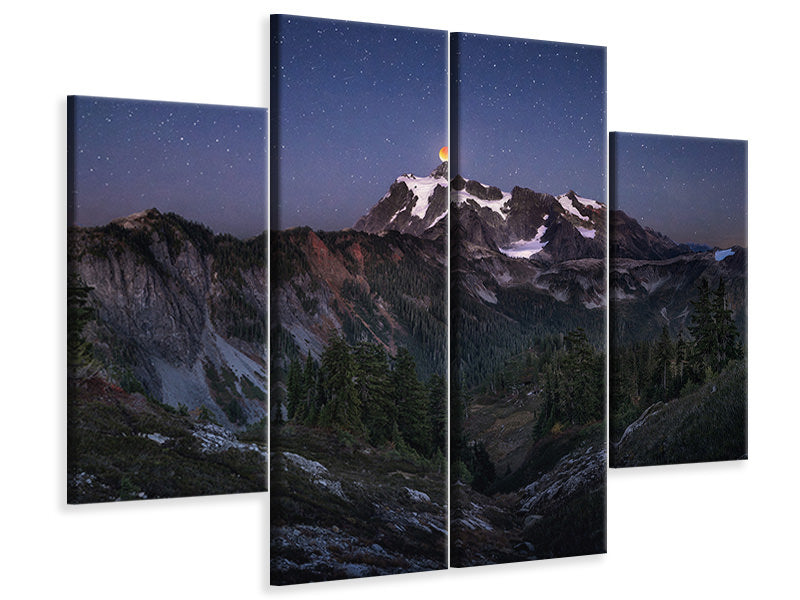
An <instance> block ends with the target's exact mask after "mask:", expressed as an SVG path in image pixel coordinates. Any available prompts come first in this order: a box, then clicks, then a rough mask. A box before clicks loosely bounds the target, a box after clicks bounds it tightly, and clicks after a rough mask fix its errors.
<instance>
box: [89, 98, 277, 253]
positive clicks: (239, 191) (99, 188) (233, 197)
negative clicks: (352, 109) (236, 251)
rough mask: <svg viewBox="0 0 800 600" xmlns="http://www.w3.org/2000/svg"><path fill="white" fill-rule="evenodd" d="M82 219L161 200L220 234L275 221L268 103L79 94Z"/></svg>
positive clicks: (104, 218) (108, 216)
mask: <svg viewBox="0 0 800 600" xmlns="http://www.w3.org/2000/svg"><path fill="white" fill-rule="evenodd" d="M73 118H74V121H73V122H74V127H75V130H74V144H75V148H74V154H73V156H74V159H75V166H74V180H73V181H74V188H75V189H74V200H75V224H76V225H81V226H94V225H105V224H106V223H108V222H109V221H111V220H112V219H116V218H118V217H123V216H127V215H129V214H132V213H135V212H139V211H142V210H146V209H148V208H153V207H155V208H157V209H158V210H160V211H161V212H175V213H178V214H179V215H181V216H182V217H185V218H187V219H189V220H191V221H199V222H200V223H203V224H204V225H206V226H208V227H210V228H211V229H212V230H214V232H216V233H232V234H233V235H235V236H237V237H243V238H244V237H251V236H254V235H257V234H259V233H261V232H263V231H264V230H265V229H266V128H267V112H266V110H264V109H256V108H239V107H227V106H213V105H204V104H184V103H174V102H147V101H140V100H122V99H114V98H94V97H87V96H78V97H76V98H75V99H74V114H73Z"/></svg>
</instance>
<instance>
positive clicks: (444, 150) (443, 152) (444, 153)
mask: <svg viewBox="0 0 800 600" xmlns="http://www.w3.org/2000/svg"><path fill="white" fill-rule="evenodd" d="M448 155H449V153H448V151H447V146H442V149H441V150H439V160H441V161H445V160H447V157H448Z"/></svg>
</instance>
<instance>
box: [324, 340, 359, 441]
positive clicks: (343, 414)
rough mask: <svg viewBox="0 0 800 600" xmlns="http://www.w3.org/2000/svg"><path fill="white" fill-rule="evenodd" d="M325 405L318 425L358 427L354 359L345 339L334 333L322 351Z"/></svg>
mask: <svg viewBox="0 0 800 600" xmlns="http://www.w3.org/2000/svg"><path fill="white" fill-rule="evenodd" d="M321 361H322V367H321V368H322V371H323V393H324V406H323V407H322V409H321V411H320V417H319V421H320V425H323V426H332V427H341V428H343V429H348V430H351V431H355V430H358V429H360V427H361V409H360V403H359V398H358V394H357V393H356V389H355V385H354V383H353V361H352V356H351V355H350V348H349V347H348V346H347V343H346V342H345V341H344V339H343V338H342V337H341V336H340V335H338V334H334V335H333V336H332V337H331V339H330V341H329V342H328V345H327V346H326V347H325V350H324V351H323V352H322V359H321Z"/></svg>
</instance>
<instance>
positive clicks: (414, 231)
mask: <svg viewBox="0 0 800 600" xmlns="http://www.w3.org/2000/svg"><path fill="white" fill-rule="evenodd" d="M445 217H447V162H446V161H445V162H443V163H442V164H440V165H439V166H438V167H436V169H434V170H433V172H432V173H431V174H430V175H429V176H427V177H416V176H414V175H412V174H410V173H409V174H406V175H402V176H400V177H398V178H397V179H395V181H394V183H393V184H392V185H391V186H390V187H389V191H388V192H386V194H385V195H384V196H383V198H381V199H380V201H378V203H377V204H376V205H375V206H373V207H372V208H371V209H370V210H369V212H368V213H367V214H366V215H364V216H363V217H361V218H360V219H359V220H358V221H357V222H356V224H355V225H354V226H353V228H354V229H355V230H356V231H364V232H366V233H380V232H383V231H398V232H400V233H408V234H410V235H415V236H418V237H426V238H431V239H433V238H436V237H439V236H440V235H443V234H444V233H445V231H446V226H447V219H446V218H445Z"/></svg>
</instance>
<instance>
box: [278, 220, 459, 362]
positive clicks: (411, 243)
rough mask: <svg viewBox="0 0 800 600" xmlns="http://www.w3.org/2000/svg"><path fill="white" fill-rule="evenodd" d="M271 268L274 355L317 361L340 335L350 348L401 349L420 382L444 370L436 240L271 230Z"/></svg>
mask: <svg viewBox="0 0 800 600" xmlns="http://www.w3.org/2000/svg"><path fill="white" fill-rule="evenodd" d="M272 262H273V265H274V267H273V273H274V279H273V282H272V307H273V313H272V314H273V335H274V336H275V337H274V338H273V339H274V340H275V343H276V344H277V347H278V348H279V352H276V356H277V355H283V356H284V357H285V356H289V355H291V354H295V355H299V356H301V357H302V356H305V355H306V354H307V353H309V352H310V353H311V355H312V356H313V357H314V358H319V356H320V355H321V352H322V349H323V347H324V346H325V344H326V343H327V341H328V339H329V337H330V336H331V334H332V333H334V332H340V333H341V334H343V335H344V336H345V338H346V340H347V341H348V342H349V343H356V342H359V341H369V342H377V343H379V344H380V345H381V346H383V347H384V348H385V349H386V350H388V351H389V352H390V354H395V353H396V351H397V348H398V346H405V347H407V348H408V349H409V350H410V351H411V353H412V355H413V356H414V357H415V359H416V362H417V367H418V369H419V372H420V375H422V376H423V377H427V376H429V375H430V374H432V373H433V372H438V373H442V372H443V371H444V360H445V356H444V354H445V345H446V318H445V304H444V298H445V295H444V294H445V281H446V256H445V248H444V243H443V241H442V240H427V239H423V238H418V237H414V236H411V235H407V234H401V233H398V232H396V231H389V232H386V233H383V234H381V235H376V234H368V233H364V232H358V231H352V230H345V231H337V232H314V231H312V230H310V229H308V228H296V229H291V230H288V231H276V232H273V234H272ZM279 365H280V363H279Z"/></svg>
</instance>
